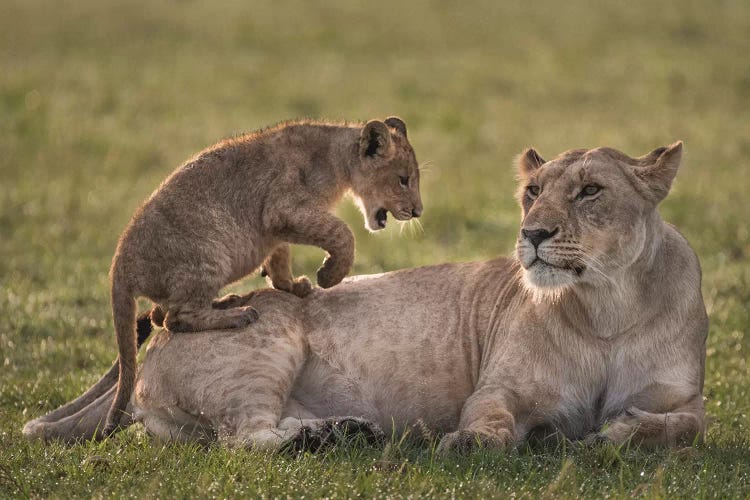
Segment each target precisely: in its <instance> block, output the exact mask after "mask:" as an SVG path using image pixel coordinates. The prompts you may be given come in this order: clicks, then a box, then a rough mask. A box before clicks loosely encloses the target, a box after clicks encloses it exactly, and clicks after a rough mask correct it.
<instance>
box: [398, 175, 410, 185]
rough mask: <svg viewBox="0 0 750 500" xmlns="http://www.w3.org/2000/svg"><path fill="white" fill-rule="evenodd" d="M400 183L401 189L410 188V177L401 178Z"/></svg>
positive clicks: (399, 178)
mask: <svg viewBox="0 0 750 500" xmlns="http://www.w3.org/2000/svg"><path fill="white" fill-rule="evenodd" d="M398 181H399V183H400V184H401V187H408V186H409V176H408V175H407V176H406V177H404V176H399V177H398Z"/></svg>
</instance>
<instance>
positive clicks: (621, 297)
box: [556, 212, 668, 337]
mask: <svg viewBox="0 0 750 500" xmlns="http://www.w3.org/2000/svg"><path fill="white" fill-rule="evenodd" d="M665 230H666V224H665V223H664V221H663V220H662V219H661V217H660V216H659V215H658V213H656V212H654V213H653V214H652V215H651V216H650V217H649V218H648V219H647V220H646V221H645V222H644V226H643V230H642V232H641V234H640V235H639V236H640V237H641V238H642V244H641V247H640V250H639V251H638V252H636V254H635V257H634V259H633V261H632V262H630V263H629V264H626V265H625V266H623V267H622V268H621V269H619V270H617V271H616V272H615V273H613V274H612V275H611V276H609V277H608V279H607V280H605V281H604V282H602V283H599V284H597V285H596V286H592V285H582V286H575V287H573V288H571V289H570V290H569V291H568V293H565V294H563V297H562V299H561V300H560V301H559V302H558V303H557V304H556V307H558V308H559V310H560V312H561V314H563V315H564V316H565V317H566V319H567V320H568V321H571V322H573V323H574V324H576V325H577V326H578V327H579V328H581V330H582V331H590V332H591V333H593V334H595V335H597V336H600V337H612V336H616V335H618V334H620V333H623V332H625V331H628V330H629V329H631V328H632V327H633V326H635V325H636V324H637V323H639V322H642V321H644V320H645V319H647V317H648V315H649V314H650V312H651V311H654V310H656V309H658V308H659V304H657V303H654V299H655V298H654V297H652V296H651V294H650V293H649V292H648V290H649V289H651V288H653V283H651V282H650V280H653V277H654V276H656V275H658V273H657V272H655V269H656V268H658V267H660V266H663V265H664V262H665V260H666V259H668V256H666V255H665V248H664V239H665V236H664V235H665Z"/></svg>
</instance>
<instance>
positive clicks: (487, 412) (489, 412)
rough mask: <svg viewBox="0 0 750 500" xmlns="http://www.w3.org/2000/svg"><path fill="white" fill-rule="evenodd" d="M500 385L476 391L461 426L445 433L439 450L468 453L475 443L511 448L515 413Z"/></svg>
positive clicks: (514, 439) (477, 445) (464, 410)
mask: <svg viewBox="0 0 750 500" xmlns="http://www.w3.org/2000/svg"><path fill="white" fill-rule="evenodd" d="M503 393H504V391H503V390H502V389H498V388H485V389H480V390H478V391H476V392H475V393H474V394H472V395H471V397H469V399H468V400H466V403H465V404H464V407H463V410H462V411H461V419H460V421H459V424H458V430H457V431H455V432H451V433H449V434H446V435H445V436H443V438H442V439H441V440H440V444H439V445H438V452H439V453H442V454H447V453H450V452H454V451H455V452H459V453H465V452H468V451H471V450H472V449H474V448H476V447H484V448H491V449H501V450H502V449H508V448H511V447H513V446H515V444H516V431H515V417H514V416H513V413H512V409H511V407H510V405H509V404H508V399H507V398H505V397H504V394H503Z"/></svg>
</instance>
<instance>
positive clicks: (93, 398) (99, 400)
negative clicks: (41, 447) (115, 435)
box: [23, 313, 151, 442]
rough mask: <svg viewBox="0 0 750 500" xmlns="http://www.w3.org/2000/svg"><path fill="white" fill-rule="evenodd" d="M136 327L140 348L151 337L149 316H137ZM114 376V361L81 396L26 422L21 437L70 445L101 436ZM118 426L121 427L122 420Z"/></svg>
mask: <svg viewBox="0 0 750 500" xmlns="http://www.w3.org/2000/svg"><path fill="white" fill-rule="evenodd" d="M137 324H138V327H137V331H138V347H140V346H141V345H142V344H143V343H144V342H145V341H146V340H147V339H148V337H149V335H150V334H151V319H150V316H149V313H145V314H142V315H141V316H139V317H138V323H137ZM118 373H119V364H118V362H117V361H115V363H114V364H113V365H112V367H111V368H110V369H109V370H108V371H107V373H105V374H104V376H102V378H100V379H99V380H98V381H97V382H96V383H95V384H94V385H92V386H91V387H90V388H89V389H88V390H87V391H86V392H85V393H83V394H82V395H81V396H79V397H78V398H76V399H75V400H73V401H71V402H69V403H67V404H64V405H63V406H61V407H59V408H57V409H56V410H54V411H52V412H50V413H48V414H46V415H44V416H43V417H39V418H36V419H34V420H32V421H30V422H27V423H26V425H25V426H24V428H23V434H24V436H26V437H27V438H28V439H44V440H45V441H49V440H53V439H60V440H63V441H65V442H73V441H78V440H84V439H91V438H93V437H98V436H99V435H102V434H103V433H102V432H101V431H102V430H103V428H104V418H105V417H106V415H107V410H108V409H109V407H110V406H111V404H112V401H113V400H114V392H115V384H117V378H118V376H117V375H118ZM120 426H121V427H122V426H123V421H122V420H120Z"/></svg>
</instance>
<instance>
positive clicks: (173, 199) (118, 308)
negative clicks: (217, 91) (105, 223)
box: [104, 117, 422, 435]
mask: <svg viewBox="0 0 750 500" xmlns="http://www.w3.org/2000/svg"><path fill="white" fill-rule="evenodd" d="M347 191H351V192H352V194H353V195H354V198H355V199H356V201H357V204H358V205H359V207H360V210H361V211H362V213H363V215H364V217H365V225H366V227H367V228H368V229H370V230H371V231H377V230H378V229H382V228H384V227H385V225H386V219H387V215H386V213H387V211H390V212H391V214H393V216H394V217H395V218H396V219H398V220H408V219H411V218H412V217H419V216H420V215H421V213H422V201H421V198H420V194H419V169H418V165H417V161H416V157H415V155H414V151H413V150H412V148H411V145H410V144H409V141H408V139H407V137H406V125H405V124H404V122H403V121H402V120H401V119H399V118H397V117H390V118H387V119H386V120H385V121H378V120H371V121H369V122H367V123H366V124H361V123H360V124H331V123H318V122H312V121H305V122H288V123H283V124H281V125H278V126H276V127H273V128H270V129H266V130H263V131H260V132H256V133H252V134H248V135H244V136H241V137H237V138H233V139H227V140H224V141H222V142H219V143H218V144H216V145H214V146H212V147H210V148H208V149H206V150H204V151H203V152H201V153H199V154H198V156H196V157H195V158H193V159H191V160H189V161H188V162H187V163H185V164H184V165H183V166H182V167H180V168H178V169H177V170H176V171H175V172H174V173H172V175H170V176H169V177H168V178H167V179H166V180H165V181H164V182H163V183H162V184H161V186H159V189H157V190H156V191H155V192H154V193H153V194H152V195H151V197H150V198H149V199H148V201H146V203H144V204H143V206H142V207H141V208H139V209H138V211H137V212H136V213H135V215H134V216H133V219H132V220H131V222H130V224H129V225H128V227H127V228H126V229H125V231H124V232H123V234H122V236H121V237H120V240H119V242H118V244H117V250H116V252H115V255H114V258H113V260H112V268H111V271H110V276H111V279H112V311H113V316H114V324H115V331H116V334H117V344H118V348H119V380H118V384H117V395H116V397H115V399H114V401H113V403H112V406H111V408H110V410H109V413H108V415H107V424H106V426H105V428H104V434H105V435H108V434H110V433H111V432H113V431H114V429H115V427H116V426H117V424H118V423H119V421H120V417H121V415H122V413H123V411H124V409H125V406H126V405H127V403H128V401H129V400H130V395H131V393H132V390H133V383H134V380H135V363H136V354H137V348H136V330H135V312H136V302H135V299H136V298H137V297H147V298H148V299H150V300H152V301H153V302H154V303H156V304H157V306H156V308H155V310H159V309H161V310H162V311H165V312H166V316H165V318H164V322H165V324H166V326H167V328H168V329H170V330H172V331H178V332H184V331H199V330H210V329H224V328H238V327H241V326H244V325H247V324H249V323H252V322H253V321H255V320H256V319H257V318H258V313H257V311H256V310H255V309H253V308H252V307H249V306H245V307H227V303H226V302H225V303H223V304H214V306H216V307H212V301H213V299H214V298H215V297H216V295H217V293H218V292H219V290H220V289H221V288H222V287H224V286H225V285H227V284H229V283H231V282H233V281H236V280H238V279H240V278H242V277H243V276H246V275H247V274H249V273H251V272H253V271H254V270H256V269H257V268H258V267H260V266H261V265H263V268H264V270H265V272H266V273H267V275H268V277H269V278H270V281H271V283H272V284H273V286H274V287H275V288H278V289H281V290H286V291H288V292H292V293H295V294H297V295H300V296H304V295H306V294H307V293H308V292H309V291H310V289H311V285H310V282H309V280H307V278H304V277H303V278H301V279H297V280H294V279H293V277H292V272H291V266H290V255H289V243H299V244H304V245H315V246H318V247H320V248H322V249H324V250H326V251H327V252H328V256H327V258H326V259H325V261H324V262H323V265H322V267H321V268H320V269H319V270H318V275H317V278H318V285H320V286H321V287H323V288H328V287H331V286H334V285H336V284H337V283H339V282H340V281H341V280H342V279H343V278H344V277H345V276H346V275H347V273H348V272H349V270H350V268H351V265H352V263H353V261H354V237H353V235H352V233H351V231H350V230H349V228H348V227H347V226H346V224H344V222H342V221H341V220H340V219H338V218H337V217H335V216H333V215H331V214H330V213H328V210H330V209H331V207H332V206H333V205H334V204H335V203H336V202H337V201H338V200H339V199H340V198H341V197H342V195H343V194H344V193H345V192H347ZM231 302H232V301H231V300H230V301H228V303H229V304H230V305H231Z"/></svg>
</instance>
